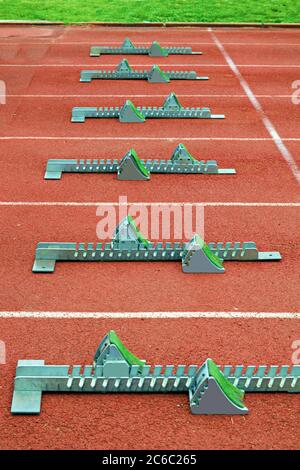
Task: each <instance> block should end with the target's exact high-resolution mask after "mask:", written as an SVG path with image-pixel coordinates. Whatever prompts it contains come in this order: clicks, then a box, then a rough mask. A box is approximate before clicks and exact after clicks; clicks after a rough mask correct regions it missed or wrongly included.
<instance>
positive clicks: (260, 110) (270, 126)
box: [211, 31, 300, 184]
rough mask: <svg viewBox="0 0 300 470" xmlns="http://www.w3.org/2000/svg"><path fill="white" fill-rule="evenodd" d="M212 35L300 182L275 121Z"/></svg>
mask: <svg viewBox="0 0 300 470" xmlns="http://www.w3.org/2000/svg"><path fill="white" fill-rule="evenodd" d="M211 36H212V38H213V40H214V42H215V44H216V46H217V48H218V49H219V51H220V52H221V54H222V55H223V57H224V59H225V60H226V62H227V64H228V66H229V67H230V69H231V70H232V72H233V73H234V75H235V76H236V78H237V79H238V80H239V82H240V85H241V87H242V89H243V90H244V92H245V93H246V95H247V96H248V98H249V101H250V103H251V104H252V106H253V108H254V109H255V110H256V112H257V113H258V115H259V117H260V118H261V120H262V122H263V124H264V126H265V128H266V130H267V131H268V133H269V134H270V136H271V137H272V139H273V141H274V143H275V145H276V147H277V148H278V150H279V152H280V154H281V156H282V157H283V158H284V160H285V161H286V163H287V164H288V166H289V168H290V170H291V172H292V173H293V175H294V177H295V179H296V180H297V182H298V183H299V184H300V170H299V168H298V166H297V163H296V161H295V160H294V158H293V156H292V154H291V153H290V151H289V150H288V148H287V147H286V146H285V145H284V143H283V141H282V139H281V137H280V135H279V134H278V132H277V130H276V129H275V127H274V125H273V123H272V122H271V120H270V119H269V118H268V116H267V115H266V114H265V112H264V110H263V108H262V107H261V104H260V103H259V101H258V100H257V98H256V96H255V95H254V93H253V91H252V89H251V88H250V86H249V84H248V82H247V81H246V80H245V78H244V77H243V76H242V74H241V73H240V71H239V69H238V65H236V64H235V63H234V61H233V59H232V58H231V57H230V55H229V54H228V52H227V51H226V49H225V48H224V46H223V45H222V43H221V42H220V41H219V39H218V38H217V36H216V35H215V34H214V33H213V32H212V31H211Z"/></svg>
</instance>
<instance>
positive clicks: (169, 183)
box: [0, 137, 300, 202]
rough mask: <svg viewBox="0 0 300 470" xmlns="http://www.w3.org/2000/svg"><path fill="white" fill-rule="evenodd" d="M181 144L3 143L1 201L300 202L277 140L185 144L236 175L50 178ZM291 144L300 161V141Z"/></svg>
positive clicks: (160, 153)
mask: <svg viewBox="0 0 300 470" xmlns="http://www.w3.org/2000/svg"><path fill="white" fill-rule="evenodd" d="M180 141H181V139H180V138H179V139H173V140H172V141H149V142H147V140H146V141H145V140H142V141H139V140H138V139H137V140H130V139H129V140H127V139H126V138H124V140H123V141H120V140H113V137H112V139H111V140H105V141H101V140H96V141H85V140H84V139H83V140H74V141H72V140H67V141H64V140H63V139H62V140H61V141H56V140H54V141H51V140H50V141H44V140H37V141H36V140H17V141H16V140H9V141H1V140H0V172H1V186H2V188H1V199H0V201H29V202H30V201H83V202H84V201H86V202H89V201H100V200H101V201H118V198H119V194H126V195H127V197H128V199H129V200H130V201H152V202H160V201H172V200H173V199H174V196H173V188H174V186H175V187H176V201H181V202H204V201H217V202H219V201H223V202H224V201H225V202H226V201H227V202H232V201H235V202H300V191H299V186H298V184H297V182H296V180H295V178H294V177H293V175H292V174H291V173H290V172H289V171H288V169H287V165H286V163H285V162H284V161H283V159H282V158H281V157H280V154H279V153H278V151H277V149H276V147H275V145H274V143H273V142H270V141H266V142H264V141H257V142H255V141H252V142H248V141H245V142H240V141H233V142H232V141H224V142H221V143H220V142H219V141H202V142H201V141H189V140H184V141H183V143H184V144H185V145H186V147H187V149H188V150H189V151H190V152H191V153H192V155H193V156H194V157H195V158H197V159H199V160H200V159H203V160H211V159H213V160H214V159H215V160H217V161H218V163H219V167H220V168H235V169H236V171H237V174H236V175H232V176H230V175H188V176H186V175H155V174H153V175H151V180H150V181H149V182H140V181H130V182H129V181H127V182H126V181H118V180H117V175H116V174H98V175H97V174H85V175H84V174H66V173H64V174H63V175H62V179H61V180H60V181H49V180H44V174H45V168H46V164H47V160H48V159H50V158H63V159H64V158H77V159H80V158H89V159H95V158H122V157H123V155H125V154H126V152H127V151H128V150H129V149H130V148H131V147H133V148H134V149H135V150H136V151H137V152H138V155H139V156H140V158H145V159H147V158H153V159H156V158H157V159H168V158H170V157H171V155H172V153H173V151H174V149H175V147H176V145H177V144H178V143H179V142H180ZM286 144H287V146H288V148H290V149H291V151H292V152H293V153H294V154H295V155H298V153H299V152H298V150H299V147H300V143H299V144H297V145H296V146H291V143H290V142H288V143H286ZM294 149H295V150H294ZM16 175H18V178H16ZM254 180H255V184H253V181H254ZM266 181H272V184H271V185H266ZM86 185H88V191H85V189H84V188H85V187H86Z"/></svg>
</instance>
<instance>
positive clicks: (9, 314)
mask: <svg viewBox="0 0 300 470" xmlns="http://www.w3.org/2000/svg"><path fill="white" fill-rule="evenodd" d="M0 318H66V319H68V318H99V319H100V318H104V319H105V318H110V319H117V318H122V319H124V318H128V319H130V318H231V319H234V318H267V319H279V318H280V319H282V318H285V319H293V320H295V319H300V313H299V312H47V311H32V312H27V311H0Z"/></svg>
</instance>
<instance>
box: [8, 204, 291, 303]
mask: <svg viewBox="0 0 300 470" xmlns="http://www.w3.org/2000/svg"><path fill="white" fill-rule="evenodd" d="M0 214H1V225H2V229H1V239H2V243H3V246H5V247H6V249H5V250H4V251H3V253H2V263H1V267H0V277H1V283H2V289H1V293H0V296H1V297H0V304H1V305H2V309H4V310H46V311H48V310H59V311H68V310H74V305H76V309H78V310H79V311H89V310H90V311H111V310H114V311H145V310H148V311H176V310H179V311H182V310H184V311H199V310H201V311H217V310H219V311H227V310H229V311H231V310H234V309H236V310H237V311H273V310H274V309H275V310H278V311H299V310H300V305H299V294H298V285H299V268H298V262H297V260H298V258H299V256H300V244H299V233H300V231H299V226H300V211H299V208H297V207H288V208H287V207H270V208H268V207H207V208H206V209H205V238H206V240H207V241H250V240H253V241H256V242H257V245H258V248H259V249H260V250H261V251H270V250H271V251H273V250H275V251H276V250H279V251H281V252H282V255H283V261H282V262H278V263H277V262H276V263H259V262H257V263H237V262H235V263H230V262H227V263H226V265H225V267H226V273H225V274H224V275H220V276H217V275H216V276H211V275H209V274H207V275H194V276H192V275H191V276H188V275H185V274H183V273H182V271H181V265H180V263H179V262H178V263H177V262H174V263H172V262H165V263H164V262H157V263H156V262H149V263H146V262H145V263H142V262H140V263H138V262H137V263H130V262H129V263H125V262H123V263H117V262H115V263H91V262H89V263H79V262H77V263H57V266H56V270H55V273H53V274H33V273H31V268H32V264H33V260H34V252H35V247H36V243H37V242H41V241H58V242H59V241H60V242H72V241H73V242H76V241H77V242H83V241H85V242H93V241H94V242H96V241H98V240H97V238H96V224H97V223H98V222H99V219H100V217H99V215H98V216H97V215H96V208H95V207H55V206H54V207H51V206H50V207H47V206H46V207H43V206H38V207H36V206H34V207H33V206H23V207H18V206H14V207H10V206H8V207H1V209H0ZM112 225H113V227H112V229H113V228H114V226H115V224H112ZM160 236H161V235H160ZM149 238H150V237H149ZM162 286H163V287H162ZM128 293H130V295H128Z"/></svg>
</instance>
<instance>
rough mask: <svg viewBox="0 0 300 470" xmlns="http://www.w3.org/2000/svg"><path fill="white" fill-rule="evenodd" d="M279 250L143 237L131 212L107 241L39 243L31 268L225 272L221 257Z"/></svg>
mask: <svg viewBox="0 0 300 470" xmlns="http://www.w3.org/2000/svg"><path fill="white" fill-rule="evenodd" d="M280 259H281V255H280V253H279V252H276V251H275V252H259V251H258V249H257V247H256V244H255V243H254V242H244V243H240V242H235V243H231V242H227V243H223V242H218V243H208V244H206V243H204V241H203V240H202V239H201V238H200V237H199V235H195V236H194V237H193V239H192V240H191V241H190V242H189V243H181V242H166V243H162V242H158V243H152V242H149V241H148V240H147V239H145V238H144V237H143V236H142V234H141V233H140V231H139V230H138V228H137V226H136V225H135V223H134V220H133V219H132V217H131V216H128V217H126V218H125V219H123V221H122V222H121V223H120V225H119V226H118V227H117V228H116V230H115V233H114V237H113V239H112V241H111V242H110V243H96V244H94V243H88V244H85V243H79V244H77V243H48V242H47V243H38V244H37V247H36V252H35V261H34V264H33V268H32V271H33V272H36V273H52V272H54V269H55V263H56V261H181V264H182V270H183V272H185V273H215V274H216V273H224V272H225V269H224V267H223V261H279V260H280Z"/></svg>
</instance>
